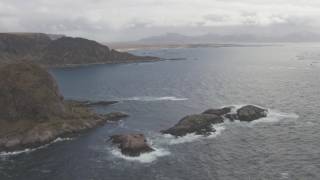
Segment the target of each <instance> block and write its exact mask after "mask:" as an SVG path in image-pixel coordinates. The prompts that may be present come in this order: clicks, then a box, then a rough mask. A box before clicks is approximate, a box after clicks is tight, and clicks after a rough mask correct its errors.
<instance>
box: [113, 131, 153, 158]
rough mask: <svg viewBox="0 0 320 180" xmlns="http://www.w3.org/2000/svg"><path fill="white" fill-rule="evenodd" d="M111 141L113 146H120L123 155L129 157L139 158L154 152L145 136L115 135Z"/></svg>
mask: <svg viewBox="0 0 320 180" xmlns="http://www.w3.org/2000/svg"><path fill="white" fill-rule="evenodd" d="M110 139H111V141H112V143H113V144H116V145H118V147H119V148H120V150H121V153H122V154H124V155H127V156H139V155H140V154H143V153H148V152H152V151H154V149H152V148H151V147H150V146H149V145H148V143H147V140H146V138H145V136H144V135H143V134H124V135H113V136H111V137H110Z"/></svg>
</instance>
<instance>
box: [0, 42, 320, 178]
mask: <svg viewBox="0 0 320 180" xmlns="http://www.w3.org/2000/svg"><path fill="white" fill-rule="evenodd" d="M132 53H135V54H138V55H152V56H158V57H161V58H167V59H180V60H167V61H159V62H150V63H132V64H114V65H92V66H83V67H73V68H60V69H51V70H50V72H51V73H52V74H53V75H54V77H55V78H56V80H57V81H58V84H59V87H60V90H61V92H62V94H63V95H64V97H65V99H76V100H92V101H99V100H117V101H119V103H117V104H114V105H111V106H107V107H96V108H95V110H96V111H97V112H99V113H107V112H111V111H122V112H126V113H128V114H130V117H129V118H126V119H123V120H121V121H120V122H119V123H113V124H106V125H104V126H102V127H98V128H96V129H92V130H90V131H88V132H86V133H84V134H80V135H76V136H75V137H70V138H64V139H63V138H58V139H57V140H56V141H55V142H54V143H51V144H49V145H47V146H44V147H41V148H38V149H30V150H26V151H24V152H12V153H2V154H1V155H0V179H1V180H281V179H288V180H302V179H303V180H317V179H320V45H318V44H271V45H270V44H269V45H241V46H236V45H235V46H227V47H224V46H221V47H215V48H210V47H208V48H177V49H154V50H136V51H132ZM246 104H254V105H259V106H262V107H265V108H268V109H269V114H268V117H267V118H263V119H260V120H258V121H255V122H251V123H244V122H225V123H224V124H221V125H216V126H215V128H216V129H217V131H216V133H213V134H212V135H210V136H209V137H206V138H204V137H200V136H196V135H192V134H190V135H187V136H185V137H182V138H178V139H175V138H173V137H171V136H164V135H161V134H160V133H159V131H160V130H162V129H166V128H169V127H171V126H173V125H174V124H175V123H177V122H178V121H179V120H180V119H181V118H182V117H184V116H186V115H189V114H194V113H201V112H202V111H204V110H206V109H208V108H215V107H222V106H230V105H234V106H237V107H238V106H241V105H246ZM129 132H140V133H144V134H145V135H146V137H147V138H148V141H149V142H150V143H151V145H152V147H153V148H155V149H156V151H155V152H152V153H149V154H144V155H141V156H140V157H136V158H129V157H126V156H123V155H121V153H120V152H119V151H118V149H117V148H116V147H113V146H112V145H111V144H110V143H108V142H106V140H107V139H108V137H109V136H110V135H113V134H118V133H129Z"/></svg>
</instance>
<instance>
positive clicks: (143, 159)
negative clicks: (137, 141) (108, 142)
mask: <svg viewBox="0 0 320 180" xmlns="http://www.w3.org/2000/svg"><path fill="white" fill-rule="evenodd" d="M152 148H153V149H154V150H155V151H152V152H149V153H143V154H141V155H140V156H137V157H130V156H126V155H123V154H122V153H121V152H120V150H119V149H118V148H117V149H112V150H111V153H112V154H113V155H114V156H116V157H118V158H121V159H125V160H127V161H136V162H140V163H151V162H153V161H155V160H157V158H159V157H163V156H168V155H170V154H171V153H170V152H169V151H167V150H165V149H162V148H154V147H152Z"/></svg>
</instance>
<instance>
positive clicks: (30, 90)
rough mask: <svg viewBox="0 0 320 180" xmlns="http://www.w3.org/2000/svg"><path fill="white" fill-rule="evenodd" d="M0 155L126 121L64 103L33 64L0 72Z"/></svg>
mask: <svg viewBox="0 0 320 180" xmlns="http://www.w3.org/2000/svg"><path fill="white" fill-rule="evenodd" d="M0 87H1V88H0V151H11V150H21V149H25V148H30V147H37V146H39V145H42V144H46V143H48V142H50V141H53V140H54V139H55V138H57V137H60V136H65V135H68V134H73V133H76V132H79V131H82V130H85V129H88V128H93V127H95V126H97V125H100V124H102V123H104V122H107V121H115V120H119V119H121V118H124V117H126V116H127V115H126V114H124V113H120V112H117V113H109V114H105V115H101V114H97V113H95V112H93V111H92V110H91V109H90V108H89V107H88V106H87V103H82V102H76V101H64V100H63V97H62V96H61V95H60V93H59V90H58V86H57V84H56V82H55V80H54V79H53V78H52V76H51V75H50V74H49V73H48V72H47V71H46V70H45V69H43V68H41V67H40V66H38V65H36V64H33V63H25V62H24V63H12V64H8V65H4V66H3V67H1V68H0Z"/></svg>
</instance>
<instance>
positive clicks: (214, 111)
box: [202, 107, 232, 116]
mask: <svg viewBox="0 0 320 180" xmlns="http://www.w3.org/2000/svg"><path fill="white" fill-rule="evenodd" d="M231 109H232V107H224V108H221V109H208V110H206V111H204V112H203V113H202V114H214V115H217V116H222V115H225V114H228V113H230V112H231Z"/></svg>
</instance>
